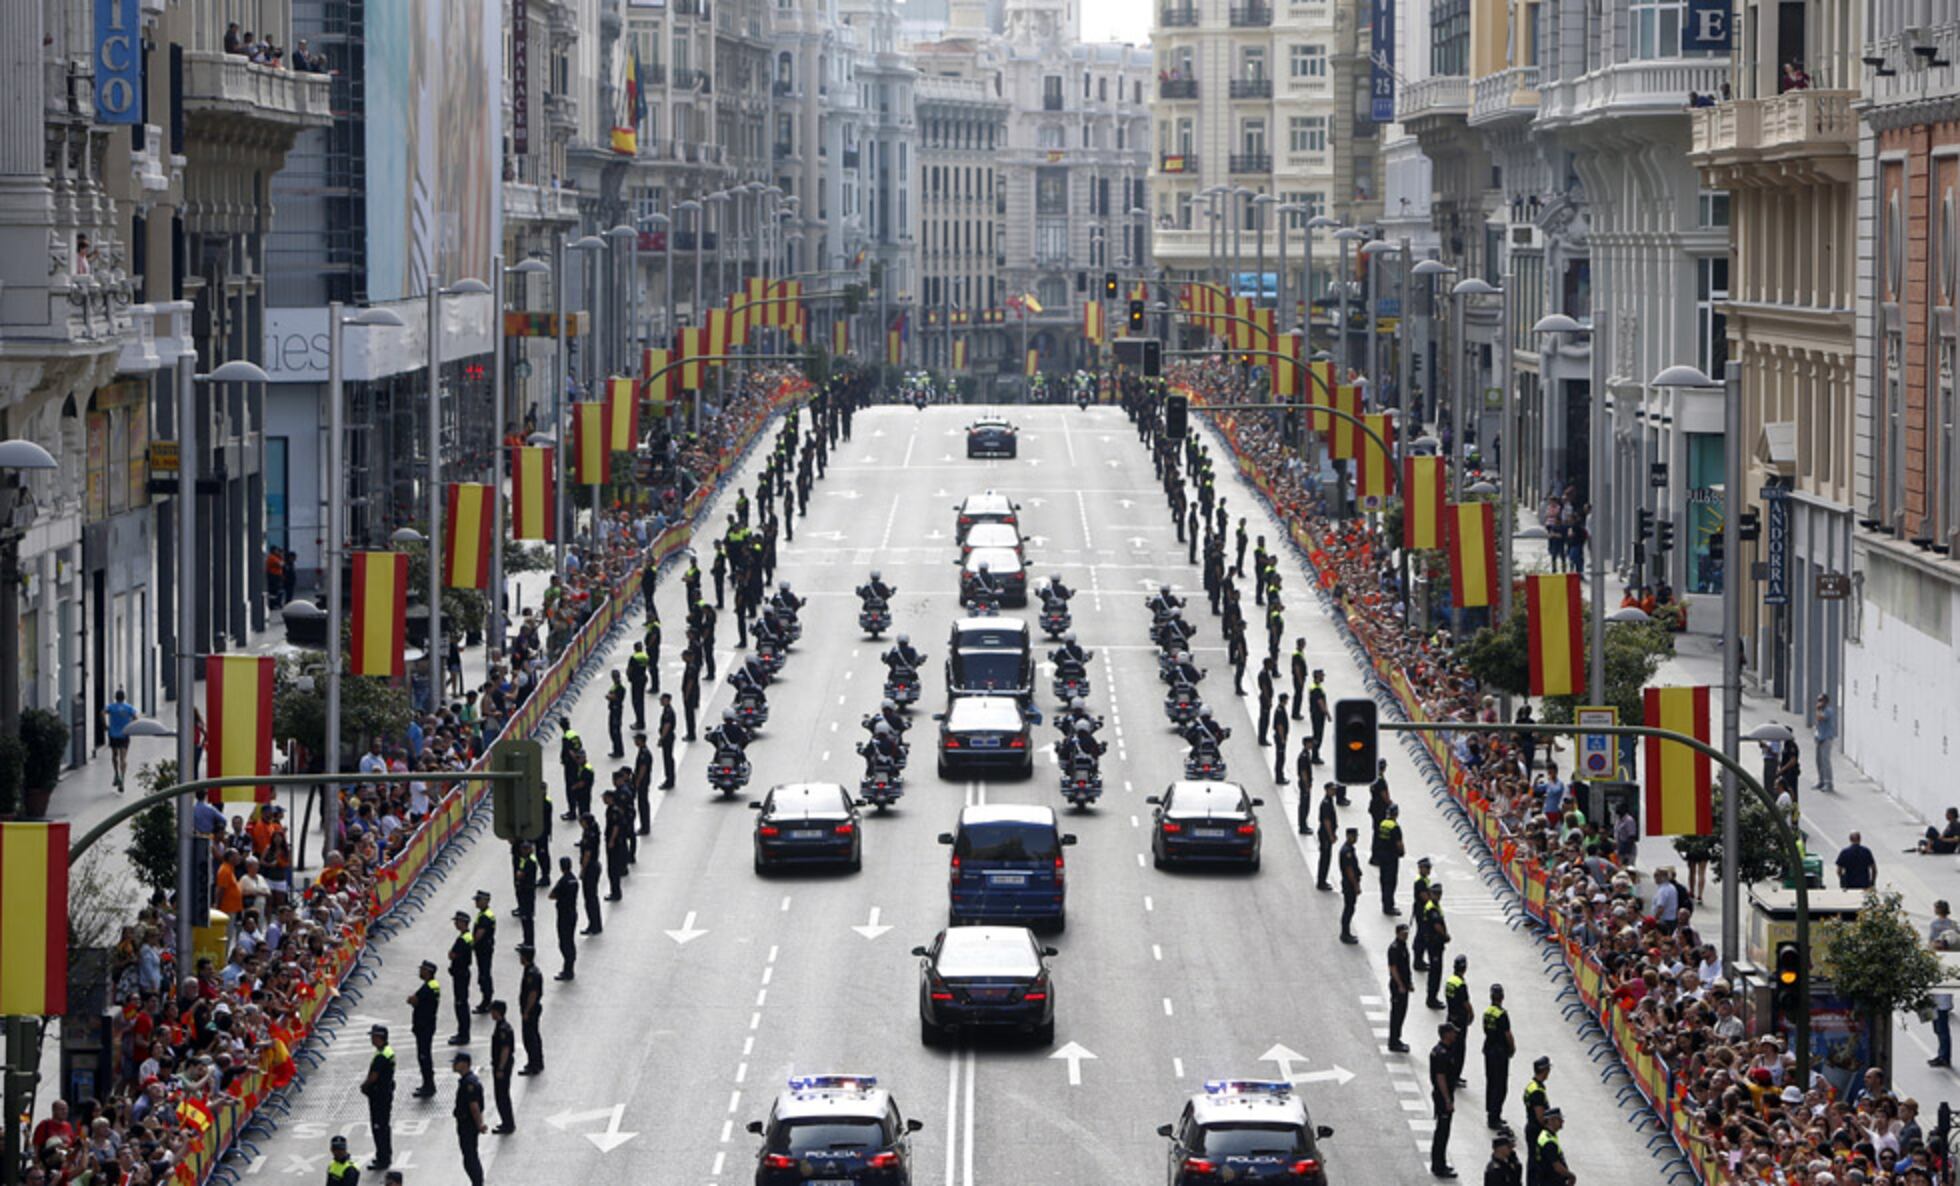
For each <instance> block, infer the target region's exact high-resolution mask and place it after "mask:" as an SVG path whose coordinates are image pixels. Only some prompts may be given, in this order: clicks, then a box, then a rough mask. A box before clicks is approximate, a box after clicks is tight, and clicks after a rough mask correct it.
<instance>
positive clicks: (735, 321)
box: [728, 292, 763, 349]
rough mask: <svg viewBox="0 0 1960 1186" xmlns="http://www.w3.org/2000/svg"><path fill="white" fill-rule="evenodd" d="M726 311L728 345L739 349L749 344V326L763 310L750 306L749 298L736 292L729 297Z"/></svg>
mask: <svg viewBox="0 0 1960 1186" xmlns="http://www.w3.org/2000/svg"><path fill="white" fill-rule="evenodd" d="M728 310H729V312H728V344H729V345H730V346H734V347H736V348H737V349H740V348H741V347H743V346H747V345H748V344H749V325H750V323H751V322H753V321H754V320H755V318H756V317H758V316H760V315H761V314H762V312H763V308H762V307H754V306H751V305H750V304H749V298H748V297H747V296H746V295H745V294H743V293H739V292H738V293H734V294H732V295H730V296H729V298H728Z"/></svg>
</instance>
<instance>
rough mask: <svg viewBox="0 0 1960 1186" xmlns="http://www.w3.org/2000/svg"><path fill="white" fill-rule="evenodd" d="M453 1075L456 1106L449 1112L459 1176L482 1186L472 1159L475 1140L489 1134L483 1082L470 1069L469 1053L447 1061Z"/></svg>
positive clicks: (478, 1168) (472, 1185)
mask: <svg viewBox="0 0 1960 1186" xmlns="http://www.w3.org/2000/svg"><path fill="white" fill-rule="evenodd" d="M449 1065H450V1069H451V1070H454V1071H455V1072H456V1104H455V1107H453V1108H452V1109H450V1112H451V1114H452V1115H454V1116H455V1117H456V1144H457V1145H458V1146H460V1147H461V1149H462V1153H463V1173H465V1174H467V1175H468V1176H469V1179H470V1186H483V1162H482V1160H481V1159H479V1158H478V1157H477V1155H476V1142H477V1138H478V1137H480V1136H482V1135H483V1134H484V1133H486V1132H488V1131H490V1126H489V1125H487V1124H485V1123H484V1122H483V1081H482V1080H481V1079H478V1078H477V1077H476V1072H475V1071H474V1070H472V1069H471V1065H470V1052H469V1051H467V1050H458V1051H457V1052H456V1055H455V1057H454V1058H453V1059H451V1060H450V1064H449Z"/></svg>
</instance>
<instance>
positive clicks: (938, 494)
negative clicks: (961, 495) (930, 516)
mask: <svg viewBox="0 0 1960 1186" xmlns="http://www.w3.org/2000/svg"><path fill="white" fill-rule="evenodd" d="M932 496H933V497H934V498H951V497H952V496H953V492H952V491H951V490H935V491H933V492H932Z"/></svg>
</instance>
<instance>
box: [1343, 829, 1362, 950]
mask: <svg viewBox="0 0 1960 1186" xmlns="http://www.w3.org/2000/svg"><path fill="white" fill-rule="evenodd" d="M1359 835H1360V832H1359V831H1358V830H1357V829H1354V828H1349V829H1348V830H1347V838H1346V841H1345V842H1344V843H1343V844H1342V845H1341V942H1343V943H1359V942H1361V940H1360V939H1357V938H1355V935H1354V904H1355V903H1356V902H1359V901H1360V900H1361V857H1360V855H1359V854H1357V853H1356V852H1355V849H1354V842H1355V839H1356V838H1357V837H1358V836H1359Z"/></svg>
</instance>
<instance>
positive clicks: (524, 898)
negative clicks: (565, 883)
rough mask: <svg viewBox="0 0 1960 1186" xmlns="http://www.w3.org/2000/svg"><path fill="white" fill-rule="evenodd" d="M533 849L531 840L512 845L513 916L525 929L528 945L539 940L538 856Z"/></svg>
mask: <svg viewBox="0 0 1960 1186" xmlns="http://www.w3.org/2000/svg"><path fill="white" fill-rule="evenodd" d="M531 849H532V844H531V842H530V841H529V840H519V841H518V842H517V843H516V844H515V845H513V846H512V848H511V857H510V882H511V896H512V897H514V898H516V899H517V906H516V908H515V909H513V910H512V911H511V917H513V918H515V919H516V920H517V924H518V925H519V926H520V927H522V928H523V929H524V943H525V945H526V946H529V945H531V944H534V943H536V942H537V941H538V939H537V919H538V858H537V857H536V856H535V855H534V854H533V853H532V851H531Z"/></svg>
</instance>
